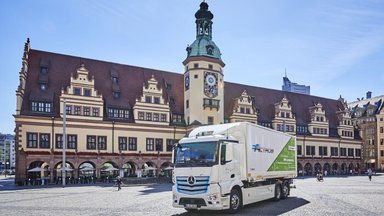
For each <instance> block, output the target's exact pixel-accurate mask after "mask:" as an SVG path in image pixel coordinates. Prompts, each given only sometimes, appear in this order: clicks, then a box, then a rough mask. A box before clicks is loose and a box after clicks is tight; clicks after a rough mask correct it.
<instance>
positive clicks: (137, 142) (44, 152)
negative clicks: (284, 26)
mask: <svg viewBox="0 0 384 216" xmlns="http://www.w3.org/2000/svg"><path fill="white" fill-rule="evenodd" d="M195 17H196V40H195V41H194V42H193V43H192V44H191V45H190V46H188V47H187V49H186V51H187V58H186V59H185V60H184V61H183V65H184V71H183V72H181V73H172V72H167V71H159V70H156V69H147V68H142V67H136V66H131V65H122V64H118V63H112V62H105V61H100V60H94V59H87V58H84V57H76V56H70V55H64V54H57V53H52V52H46V51H40V50H35V49H32V48H31V44H30V41H29V39H28V40H27V42H26V44H25V49H24V55H23V59H22V68H21V71H20V74H19V78H20V84H19V86H18V88H17V91H16V97H17V106H16V115H15V122H16V128H15V133H16V146H17V168H16V182H17V183H20V184H21V183H22V182H23V181H24V180H25V179H26V178H30V177H37V178H42V177H44V178H45V179H47V180H51V181H54V180H55V179H56V178H58V177H59V176H61V173H60V169H61V166H62V151H63V144H64V143H66V146H65V147H66V150H65V152H66V170H67V176H70V177H74V178H79V177H81V176H84V175H91V176H93V177H96V178H102V177H103V176H106V175H110V174H111V173H113V174H115V175H116V174H120V175H124V176H126V177H128V176H139V177H140V176H142V175H160V174H163V173H164V170H166V168H167V167H168V168H169V166H171V165H172V159H171V155H172V146H173V144H174V143H175V142H176V141H177V140H178V139H180V138H182V137H183V136H185V135H187V134H188V132H189V131H190V130H191V129H192V128H194V127H196V126H199V125H206V124H221V123H226V122H236V121H249V122H254V123H256V124H259V125H262V126H265V127H269V128H273V129H275V130H279V131H283V132H286V133H290V134H293V135H296V137H297V144H298V149H297V153H298V157H299V158H298V171H299V174H300V175H312V173H313V172H314V171H316V170H320V169H322V170H327V172H328V173H329V174H335V173H337V174H340V173H347V172H349V171H350V170H356V171H358V170H359V169H361V168H363V167H362V164H361V139H360V137H359V134H358V132H356V131H355V129H354V126H353V125H352V121H351V115H350V113H349V111H348V109H347V107H346V104H345V103H344V100H343V99H342V98H340V99H339V100H332V99H327V98H322V97H317V96H311V95H304V94H298V93H292V92H284V91H280V90H273V89H266V88H260V87H255V86H247V85H242V84H237V83H231V82H228V81H224V77H225V76H224V75H225V73H226V72H224V71H223V68H224V66H225V64H224V62H223V61H222V59H221V51H220V49H219V47H218V46H217V45H216V44H215V43H214V42H213V40H212V35H213V31H212V19H213V14H212V13H211V12H210V11H209V10H208V4H207V3H205V2H203V3H201V4H200V9H199V10H198V11H197V12H196V14H195ZM229 63H230V62H229ZM228 73H234V71H228ZM64 125H65V127H64ZM64 128H65V130H63V129H64ZM32 169H34V170H32ZM33 171H35V172H33Z"/></svg>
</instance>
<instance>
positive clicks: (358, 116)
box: [348, 92, 384, 171]
mask: <svg viewBox="0 0 384 216" xmlns="http://www.w3.org/2000/svg"><path fill="white" fill-rule="evenodd" d="M371 94H372V93H371V92H367V97H366V99H364V98H362V99H360V100H358V101H354V102H351V103H349V104H348V106H349V108H350V110H351V112H352V117H353V124H354V125H355V126H356V127H357V128H358V129H359V131H360V136H361V137H362V159H363V162H364V164H365V166H366V167H370V168H372V169H373V170H380V171H382V170H384V96H383V95H381V96H376V97H371Z"/></svg>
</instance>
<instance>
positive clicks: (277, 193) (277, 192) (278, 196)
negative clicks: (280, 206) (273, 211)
mask: <svg viewBox="0 0 384 216" xmlns="http://www.w3.org/2000/svg"><path fill="white" fill-rule="evenodd" d="M281 185H282V184H281V181H278V182H276V183H275V196H274V197H273V200H275V201H279V200H280V199H281V193H282V192H281V190H282V186H281Z"/></svg>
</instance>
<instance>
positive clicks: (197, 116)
mask: <svg viewBox="0 0 384 216" xmlns="http://www.w3.org/2000/svg"><path fill="white" fill-rule="evenodd" d="M195 18H196V40H195V41H194V42H193V43H192V44H191V45H190V46H188V47H187V58H186V59H185V60H184V61H183V64H184V67H185V73H184V99H185V101H184V116H185V122H186V123H187V124H188V125H189V124H191V123H194V122H195V123H196V122H199V123H201V124H220V123H224V79H223V78H224V75H223V68H224V66H225V64H224V62H223V61H222V60H221V53H220V49H219V47H217V46H216V44H215V43H214V42H213V41H212V19H213V14H212V13H211V12H210V11H209V10H208V4H207V3H206V2H202V3H201V4H200V9H199V10H198V11H197V12H196V13H195Z"/></svg>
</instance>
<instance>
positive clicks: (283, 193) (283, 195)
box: [281, 181, 290, 199]
mask: <svg viewBox="0 0 384 216" xmlns="http://www.w3.org/2000/svg"><path fill="white" fill-rule="evenodd" d="M289 190H290V188H289V183H288V182H287V181H285V182H284V183H283V185H282V190H281V199H285V198H287V197H288V196H289Z"/></svg>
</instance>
